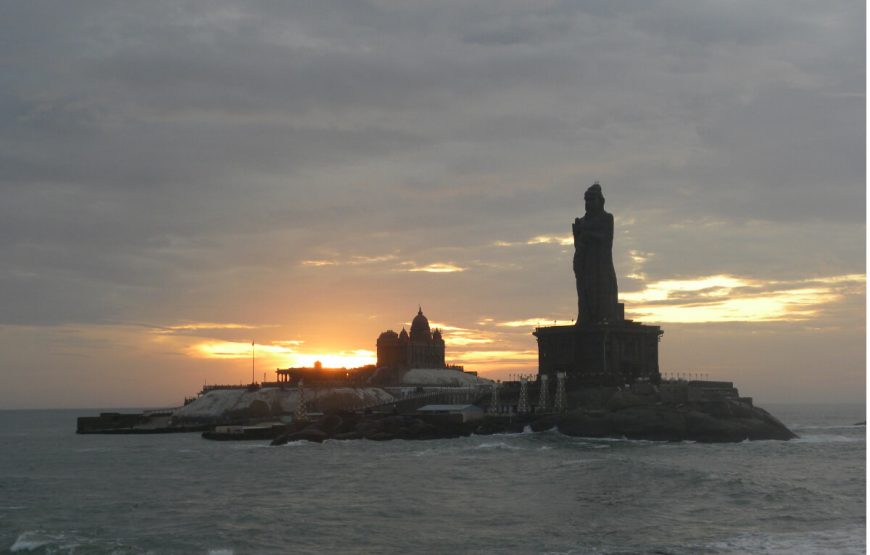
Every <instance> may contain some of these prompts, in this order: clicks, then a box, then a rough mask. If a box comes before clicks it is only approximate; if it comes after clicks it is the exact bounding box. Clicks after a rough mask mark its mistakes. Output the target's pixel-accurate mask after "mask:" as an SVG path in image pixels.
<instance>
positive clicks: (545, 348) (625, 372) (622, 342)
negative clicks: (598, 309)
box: [533, 320, 664, 387]
mask: <svg viewBox="0 0 870 555" xmlns="http://www.w3.org/2000/svg"><path fill="white" fill-rule="evenodd" d="M663 333H664V332H663V331H662V329H661V328H660V327H659V326H648V325H644V324H639V323H636V322H632V321H631V320H625V321H622V322H619V323H616V324H596V325H585V326H582V325H581V326H577V325H575V326H547V327H542V328H536V329H535V331H534V333H533V335H534V336H535V337H537V338H538V373H539V374H541V375H546V376H549V377H550V379H551V380H555V379H556V373H557V372H565V373H566V374H567V379H568V385H569V386H571V387H577V386H583V385H622V384H625V383H632V382H634V381H636V380H638V379H643V380H649V381H651V382H653V383H658V381H659V380H660V379H661V375H660V374H659V338H660V337H661V335H662V334H663Z"/></svg>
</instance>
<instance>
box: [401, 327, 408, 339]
mask: <svg viewBox="0 0 870 555" xmlns="http://www.w3.org/2000/svg"><path fill="white" fill-rule="evenodd" d="M407 340H408V332H407V331H405V327H404V326H402V333H400V334H399V341H407Z"/></svg>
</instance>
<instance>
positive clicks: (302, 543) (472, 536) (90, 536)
mask: <svg viewBox="0 0 870 555" xmlns="http://www.w3.org/2000/svg"><path fill="white" fill-rule="evenodd" d="M765 408H767V409H768V410H769V411H770V412H772V413H773V414H775V415H776V416H777V417H779V418H780V419H781V420H782V421H783V422H784V423H786V424H787V425H789V427H791V428H792V429H793V430H794V431H795V432H796V433H798V434H799V435H800V436H801V439H799V440H795V441H788V442H781V441H754V442H743V443H738V444H724V445H704V444H696V443H653V442H645V441H627V440H609V441H605V440H594V439H582V438H570V437H565V436H562V435H560V434H558V433H556V432H545V433H540V434H532V433H523V434H511V435H495V436H479V437H475V436H472V437H469V438H462V439H452V440H437V441H416V442H413V441H392V442H384V443H379V442H372V441H365V440H360V441H346V442H341V441H327V442H325V443H323V444H315V443H291V444H288V445H285V446H281V447H270V446H268V444H267V443H266V442H212V441H207V440H204V439H201V438H200V436H199V434H170V435H146V436H141V435H140V436H100V435H83V436H80V435H76V434H75V418H76V416H79V415H95V414H96V413H97V412H98V410H97V409H95V410H92V411H87V410H84V411H83V410H77V411H0V552H2V553H77V554H78V553H119V554H122V553H123V554H126V553H185V554H186V553H192V554H215V555H216V554H222V555H224V554H227V555H228V554H245V553H614V554H615V553H620V554H627V553H657V554H692V555H695V554H703V553H753V554H754V553H767V554H793V553H836V554H848V553H864V552H865V547H866V546H865V516H866V515H865V506H866V504H865V502H866V500H865V491H866V488H865V476H866V474H865V448H866V436H865V426H864V425H856V423H859V422H862V421H864V419H865V416H864V406H863V405H824V406H823V405H813V406H810V405H804V406H798V405H768V406H765Z"/></svg>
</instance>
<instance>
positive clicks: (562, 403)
mask: <svg viewBox="0 0 870 555" xmlns="http://www.w3.org/2000/svg"><path fill="white" fill-rule="evenodd" d="M567 408H568V402H567V399H566V395H565V372H558V373H556V402H555V404H554V406H553V409H554V410H555V411H556V412H565V410H567Z"/></svg>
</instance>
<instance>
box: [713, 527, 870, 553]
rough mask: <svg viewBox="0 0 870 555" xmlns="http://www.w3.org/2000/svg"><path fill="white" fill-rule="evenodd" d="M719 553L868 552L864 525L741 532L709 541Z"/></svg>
mask: <svg viewBox="0 0 870 555" xmlns="http://www.w3.org/2000/svg"><path fill="white" fill-rule="evenodd" d="M708 547H709V548H713V549H715V550H716V551H717V552H719V553H735V554H737V553H763V554H765V555H795V554H797V555H802V554H813V555H826V554H831V555H833V554H837V555H852V554H855V555H857V554H859V553H860V554H863V553H865V547H866V545H865V538H864V531H863V529H855V530H826V531H822V532H807V533H804V534H794V533H785V534H741V535H739V536H735V537H733V538H729V539H727V540H723V541H719V542H716V543H713V544H710V545H708Z"/></svg>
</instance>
